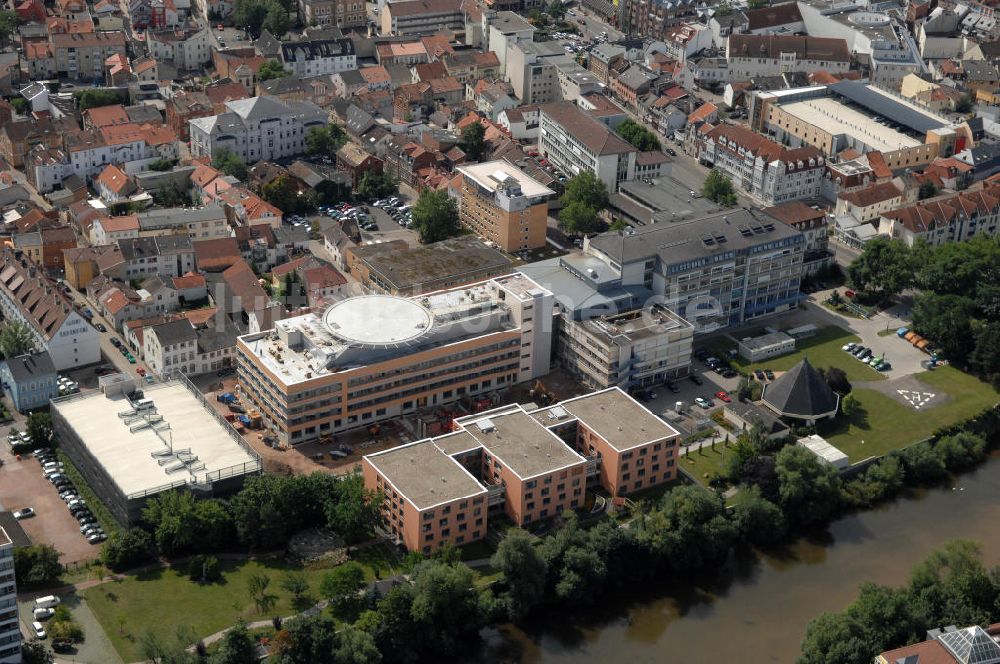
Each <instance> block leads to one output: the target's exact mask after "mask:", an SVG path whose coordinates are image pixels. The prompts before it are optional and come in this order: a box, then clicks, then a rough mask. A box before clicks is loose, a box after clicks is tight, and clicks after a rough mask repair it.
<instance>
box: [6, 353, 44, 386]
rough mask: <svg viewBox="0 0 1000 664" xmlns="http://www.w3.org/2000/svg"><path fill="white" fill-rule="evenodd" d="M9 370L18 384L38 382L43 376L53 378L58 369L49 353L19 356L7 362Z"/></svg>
mask: <svg viewBox="0 0 1000 664" xmlns="http://www.w3.org/2000/svg"><path fill="white" fill-rule="evenodd" d="M7 370H8V371H10V375H11V378H13V379H14V382H16V383H23V382H25V381H29V380H38V378H39V377H42V376H53V375H55V373H56V367H55V365H54V364H52V358H51V357H49V354H48V353H47V352H41V353H32V354H30V355H18V356H17V357H14V358H11V359H9V360H7Z"/></svg>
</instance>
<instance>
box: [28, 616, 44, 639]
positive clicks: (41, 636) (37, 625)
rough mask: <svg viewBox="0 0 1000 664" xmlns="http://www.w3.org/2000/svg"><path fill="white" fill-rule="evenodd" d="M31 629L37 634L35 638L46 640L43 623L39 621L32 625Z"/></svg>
mask: <svg viewBox="0 0 1000 664" xmlns="http://www.w3.org/2000/svg"><path fill="white" fill-rule="evenodd" d="M31 629H32V630H33V631H34V632H35V637H36V638H39V639H44V638H45V628H44V627H42V623H40V622H38V621H37V620H36V621H35V622H33V623H31Z"/></svg>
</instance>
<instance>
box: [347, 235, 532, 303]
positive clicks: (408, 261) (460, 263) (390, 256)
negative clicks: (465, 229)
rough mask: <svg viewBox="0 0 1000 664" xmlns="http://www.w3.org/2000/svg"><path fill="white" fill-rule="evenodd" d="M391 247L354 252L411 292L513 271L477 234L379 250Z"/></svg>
mask: <svg viewBox="0 0 1000 664" xmlns="http://www.w3.org/2000/svg"><path fill="white" fill-rule="evenodd" d="M387 244H391V243H388V242H383V243H380V244H369V245H363V246H361V247H358V248H356V249H354V250H353V251H354V255H355V256H357V257H359V258H361V259H362V260H364V262H366V263H368V266H369V267H370V268H371V269H372V270H373V271H374V272H377V273H378V274H379V276H380V277H382V279H383V281H384V282H385V283H387V284H391V285H392V286H393V287H394V288H396V289H398V290H408V289H410V288H411V287H413V286H417V285H420V284H425V283H427V282H433V281H437V280H439V279H446V278H449V277H461V276H462V275H466V274H469V275H476V274H480V273H481V272H482V271H483V270H489V271H497V272H504V273H506V272H510V271H511V269H513V265H514V264H513V263H512V262H511V260H510V258H508V257H507V256H506V255H505V254H503V253H501V252H499V251H497V250H496V249H493V248H492V247H488V246H486V245H485V244H484V243H483V241H482V240H480V239H479V238H477V237H475V236H474V235H463V236H461V237H456V238H451V239H449V240H442V241H440V242H433V243H431V244H422V245H419V246H416V247H411V248H409V249H406V250H405V251H398V250H393V249H392V248H391V247H386V250H385V251H379V247H382V246H384V245H387Z"/></svg>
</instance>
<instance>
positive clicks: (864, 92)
mask: <svg viewBox="0 0 1000 664" xmlns="http://www.w3.org/2000/svg"><path fill="white" fill-rule="evenodd" d="M829 89H830V90H831V91H833V92H834V93H836V94H838V95H840V96H841V97H844V98H845V99H849V100H850V101H852V102H854V103H855V104H857V105H858V106H864V107H865V108H867V109H868V110H870V111H872V112H873V113H878V114H879V115H881V116H883V117H886V118H889V119H890V120H892V121H893V122H895V123H896V124H901V125H903V126H904V127H909V128H910V129H912V130H913V131H915V132H917V133H920V134H926V133H927V132H928V131H930V130H931V129H938V128H940V127H944V126H946V124H945V122H943V121H942V120H939V119H936V118H935V117H934V116H933V115H931V114H930V113H926V112H923V111H920V110H918V109H917V108H915V107H913V106H911V105H909V104H905V103H903V102H901V101H897V100H895V99H893V98H892V97H889V96H888V95H886V94H882V93H880V92H878V91H877V90H875V89H873V88H872V87H871V86H870V85H866V84H864V83H861V82H860V81H851V80H848V79H844V80H842V81H837V82H836V83H834V84H833V85H831V86H830V87H829Z"/></svg>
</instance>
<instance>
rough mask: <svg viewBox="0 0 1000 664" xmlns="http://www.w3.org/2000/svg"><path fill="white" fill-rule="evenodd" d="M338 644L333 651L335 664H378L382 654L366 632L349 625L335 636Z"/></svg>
mask: <svg viewBox="0 0 1000 664" xmlns="http://www.w3.org/2000/svg"><path fill="white" fill-rule="evenodd" d="M337 636H338V642H339V643H338V644H337V647H336V649H335V650H334V651H333V658H334V661H335V662H336V663H337V664H380V662H381V661H382V653H380V652H379V651H378V647H377V646H376V645H375V639H374V638H373V637H372V635H371V634H369V633H368V632H366V631H364V630H362V629H359V628H357V627H355V626H353V625H349V626H347V627H345V628H344V629H342V630H340V632H339V633H338V634H337Z"/></svg>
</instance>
